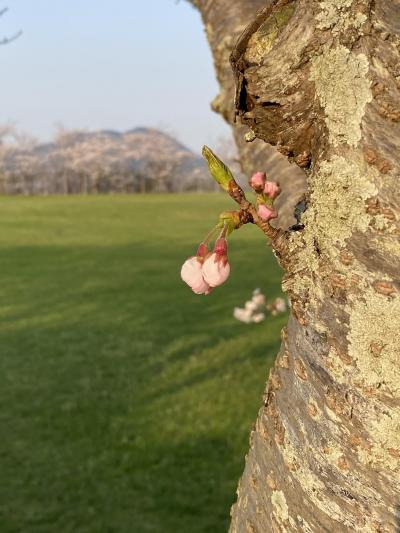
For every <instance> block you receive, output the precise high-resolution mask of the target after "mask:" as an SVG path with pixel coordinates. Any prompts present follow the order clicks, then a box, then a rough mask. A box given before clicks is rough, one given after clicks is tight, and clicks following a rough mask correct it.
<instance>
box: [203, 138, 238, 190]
mask: <svg viewBox="0 0 400 533" xmlns="http://www.w3.org/2000/svg"><path fill="white" fill-rule="evenodd" d="M202 154H203V157H204V158H205V159H206V161H207V163H208V169H209V171H210V174H211V176H212V177H213V178H214V179H215V181H216V182H217V183H219V185H220V186H221V187H222V188H223V189H224V190H225V191H229V188H230V186H231V184H232V183H234V182H235V179H234V177H233V174H232V172H231V171H230V170H229V168H228V167H227V166H226V165H225V163H224V162H223V161H221V159H219V157H217V156H216V155H215V154H214V152H213V151H212V150H211V149H210V148H209V147H208V146H203V150H202Z"/></svg>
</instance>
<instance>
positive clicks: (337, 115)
mask: <svg viewBox="0 0 400 533" xmlns="http://www.w3.org/2000/svg"><path fill="white" fill-rule="evenodd" d="M368 70H369V62H368V59H367V57H366V55H365V54H354V53H351V52H350V50H349V49H348V48H346V47H345V46H337V47H336V48H330V47H329V45H326V46H324V47H323V48H322V53H321V54H320V55H317V56H316V57H315V58H314V59H313V60H312V66H311V80H313V81H314V82H315V90H316V93H317V95H318V98H319V101H320V103H321V106H322V107H323V109H324V111H325V114H326V118H325V121H326V126H327V128H328V131H329V139H330V142H331V143H332V144H333V146H338V145H339V144H342V143H345V144H346V143H347V144H349V145H351V146H353V147H355V146H357V144H358V142H359V141H360V139H361V119H362V117H363V116H364V113H365V106H366V104H367V103H368V102H370V101H371V100H372V91H371V81H370V80H369V78H368Z"/></svg>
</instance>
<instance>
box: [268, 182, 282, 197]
mask: <svg viewBox="0 0 400 533" xmlns="http://www.w3.org/2000/svg"><path fill="white" fill-rule="evenodd" d="M280 192H281V188H280V187H279V185H278V184H277V183H276V182H275V181H266V182H265V185H264V194H266V195H267V196H269V197H270V198H276V197H277V196H278V194H279V193H280Z"/></svg>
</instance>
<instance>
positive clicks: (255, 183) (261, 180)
mask: <svg viewBox="0 0 400 533" xmlns="http://www.w3.org/2000/svg"><path fill="white" fill-rule="evenodd" d="M250 185H251V187H253V189H254V190H255V191H256V192H258V193H261V192H262V191H263V189H264V185H265V172H256V173H255V174H253V175H252V176H251V178H250Z"/></svg>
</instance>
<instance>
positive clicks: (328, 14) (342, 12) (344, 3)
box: [316, 0, 367, 35]
mask: <svg viewBox="0 0 400 533" xmlns="http://www.w3.org/2000/svg"><path fill="white" fill-rule="evenodd" d="M352 5H353V0H324V1H323V2H321V3H320V9H321V11H320V12H319V13H318V15H317V17H316V18H317V21H318V23H317V28H318V29H320V30H328V29H329V30H331V32H332V34H333V35H336V34H338V33H339V32H341V31H346V30H347V29H349V28H350V27H354V28H360V27H361V26H362V25H363V24H364V22H365V21H366V20H367V17H366V15H365V14H364V13H359V12H357V13H350V12H349V11H350V8H351V7H352Z"/></svg>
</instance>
